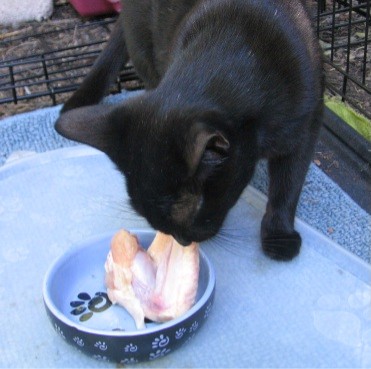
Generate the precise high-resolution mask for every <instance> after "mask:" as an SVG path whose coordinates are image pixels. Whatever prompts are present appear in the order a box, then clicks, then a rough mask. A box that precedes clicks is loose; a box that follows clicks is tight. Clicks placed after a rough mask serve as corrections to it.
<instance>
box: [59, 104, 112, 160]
mask: <svg viewBox="0 0 371 369" xmlns="http://www.w3.org/2000/svg"><path fill="white" fill-rule="evenodd" d="M116 111H117V106H110V105H103V104H100V105H93V106H86V107H81V108H77V109H73V110H69V111H67V112H65V113H63V114H62V115H61V116H60V117H59V118H58V120H57V122H56V124H55V129H56V131H57V132H58V133H59V134H60V135H62V136H64V137H66V138H68V139H70V140H73V141H78V142H81V143H84V144H87V145H90V146H93V147H95V148H97V149H98V150H101V151H104V152H106V153H109V150H110V147H112V144H113V142H114V140H116V139H117V137H118V136H119V135H118V125H117V124H116V123H117V122H116V119H115V117H116V115H117V114H116Z"/></svg>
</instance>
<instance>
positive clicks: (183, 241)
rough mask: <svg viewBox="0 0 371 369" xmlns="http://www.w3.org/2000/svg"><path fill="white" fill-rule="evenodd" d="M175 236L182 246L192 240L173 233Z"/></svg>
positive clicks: (187, 244)
mask: <svg viewBox="0 0 371 369" xmlns="http://www.w3.org/2000/svg"><path fill="white" fill-rule="evenodd" d="M173 237H174V238H175V239H176V241H177V242H178V243H180V244H181V245H182V246H189V245H190V244H191V243H192V241H189V240H186V239H185V238H183V237H180V236H179V235H173Z"/></svg>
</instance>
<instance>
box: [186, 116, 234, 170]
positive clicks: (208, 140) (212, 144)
mask: <svg viewBox="0 0 371 369" xmlns="http://www.w3.org/2000/svg"><path fill="white" fill-rule="evenodd" d="M191 132H192V134H191V142H189V144H188V149H187V151H186V160H187V163H188V167H189V174H190V175H194V174H195V173H196V171H197V170H198V169H199V171H201V172H200V173H199V175H201V176H202V177H207V176H208V175H209V174H210V173H211V172H212V171H214V170H215V168H216V167H217V166H219V165H220V164H222V163H223V162H224V160H225V159H226V158H227V157H228V154H229V150H230V143H229V140H228V139H227V138H226V136H225V134H224V133H223V132H221V131H220V130H218V129H214V128H212V127H210V126H208V125H206V124H204V123H199V122H198V123H196V124H195V125H194V126H193V127H192V130H191Z"/></svg>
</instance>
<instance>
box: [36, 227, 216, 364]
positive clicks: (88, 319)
mask: <svg viewBox="0 0 371 369" xmlns="http://www.w3.org/2000/svg"><path fill="white" fill-rule="evenodd" d="M131 232H132V233H135V234H136V235H137V236H138V238H139V241H140V243H141V245H142V246H143V247H144V248H147V247H149V245H150V244H151V242H152V240H153V238H154V236H155V232H154V231H151V230H131ZM112 236H113V234H110V235H106V236H102V237H100V238H97V239H95V240H92V241H89V242H86V243H84V244H82V245H79V246H76V247H72V248H71V249H70V250H69V251H68V252H67V253H66V254H64V255H63V256H62V257H61V258H59V259H58V260H57V261H56V262H54V263H53V265H52V266H51V267H50V268H49V270H48V272H47V274H46V276H45V279H44V285H43V297H44V303H45V307H46V311H47V313H48V316H49V318H50V321H51V323H52V325H53V327H54V329H55V331H56V332H57V333H58V334H59V335H60V337H61V339H63V340H65V341H66V342H68V343H69V344H70V345H72V346H74V347H76V348H78V349H79V350H81V351H82V352H84V353H86V354H87V355H90V356H91V357H94V358H96V359H99V360H108V361H112V362H117V363H122V364H125V363H137V362H142V361H147V360H154V359H156V358H158V357H162V356H164V355H167V354H169V353H171V352H172V351H174V350H176V349H177V348H179V347H180V346H182V344H183V343H185V342H186V341H188V340H189V339H191V338H192V337H193V336H194V335H195V334H196V333H197V332H198V331H199V329H200V328H201V326H202V325H203V324H204V322H205V320H206V319H207V317H208V316H209V313H210V310H211V307H212V304H213V300H214V292H215V273H214V269H213V267H212V265H211V263H210V261H209V260H208V258H207V257H206V255H205V253H204V252H203V251H202V250H200V276H199V285H198V291H197V296H196V302H195V304H194V305H193V307H192V308H191V309H190V310H189V311H188V312H187V313H185V314H184V315H183V316H181V317H179V318H177V319H174V320H171V321H169V322H166V323H153V322H149V323H147V325H146V329H144V330H137V329H136V327H135V324H134V320H133V319H132V318H131V316H130V315H129V314H128V313H127V312H126V310H125V309H124V308H123V307H121V306H118V305H112V304H111V302H110V301H109V299H108V296H107V294H106V287H105V284H104V276H105V271H104V263H105V260H106V258H107V254H108V251H109V247H110V242H111V238H112Z"/></svg>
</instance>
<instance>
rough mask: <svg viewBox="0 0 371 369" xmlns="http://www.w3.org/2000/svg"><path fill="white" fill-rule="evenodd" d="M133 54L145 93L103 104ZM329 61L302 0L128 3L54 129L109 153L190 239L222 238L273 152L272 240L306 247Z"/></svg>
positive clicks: (136, 189)
mask: <svg viewBox="0 0 371 369" xmlns="http://www.w3.org/2000/svg"><path fill="white" fill-rule="evenodd" d="M129 58H130V59H131V61H132V63H133V65H134V67H135V68H136V71H137V72H138V74H139V76H140V77H141V79H142V80H143V81H144V82H145V84H146V87H147V91H146V92H144V93H143V94H140V95H139V96H137V97H134V98H131V99H128V100H126V101H123V102H122V103H120V104H117V105H113V106H109V105H108V106H107V105H96V104H97V103H98V102H99V101H100V100H101V99H102V97H103V96H104V94H105V93H107V90H108V88H109V86H110V84H111V83H112V82H113V81H114V80H115V78H116V77H117V75H118V73H119V71H120V70H121V69H122V67H123V66H124V65H125V64H126V63H127V62H128V60H129ZM322 94H323V81H322V65H321V56H320V50H319V46H318V43H317V40H316V38H315V35H314V33H313V31H312V28H311V21H310V17H309V15H308V12H307V10H306V8H305V4H304V1H300V0H187V1H186V0H135V1H129V0H124V1H123V11H122V14H121V15H120V17H119V19H118V21H117V24H116V26H115V29H114V31H113V33H112V36H111V38H110V41H109V42H108V44H107V46H106V48H105V50H104V51H103V52H102V54H101V55H100V56H99V58H98V59H97V61H96V63H95V65H94V67H93V68H92V70H91V72H90V74H89V75H88V76H87V78H86V79H85V81H84V82H83V83H82V85H81V86H80V88H79V89H78V90H77V91H76V92H75V94H74V95H73V96H72V97H71V98H70V99H69V100H68V101H67V103H66V104H65V105H64V108H63V109H62V115H61V116H60V118H59V119H58V121H57V123H56V130H57V131H58V132H59V133H60V134H61V135H63V136H65V137H68V138H70V139H73V140H76V141H80V142H83V143H87V144H89V145H92V146H94V147H96V148H98V149H100V150H102V151H104V152H105V153H106V154H107V155H108V156H109V157H110V158H111V159H112V161H113V162H114V163H115V164H116V165H117V167H118V168H119V169H120V171H122V173H123V174H124V175H125V177H126V183H127V190H128V193H129V196H130V198H131V202H132V206H133V207H134V208H135V209H136V210H137V211H138V213H139V214H141V215H143V216H144V217H145V218H146V219H147V220H148V221H149V223H150V224H151V225H152V226H153V227H154V228H155V229H158V230H161V231H162V232H165V233H168V234H172V235H173V236H174V237H175V238H176V239H178V240H179V242H181V243H182V244H184V245H186V244H188V243H190V242H191V241H203V240H206V239H208V238H210V237H212V236H214V235H215V234H216V233H217V232H218V230H219V228H220V227H221V225H222V223H223V220H224V219H225V217H226V215H227V213H228V211H229V210H230V209H231V207H232V206H233V205H234V204H235V203H236V201H237V199H238V198H239V196H240V194H241V192H242V191H243V189H244V188H245V187H246V185H247V184H248V182H249V180H250V179H251V177H252V175H253V172H254V168H255V165H256V163H257V161H258V159H259V158H266V159H268V165H269V175H270V185H269V201H268V204H267V209H266V213H265V215H264V218H263V220H262V227H261V238H262V245H263V250H264V251H265V253H266V254H267V255H269V256H270V257H272V258H275V259H281V260H289V259H291V258H293V257H294V256H295V255H297V254H298V252H299V249H300V245H301V238H300V235H299V234H298V233H297V232H296V231H295V230H294V217H295V212H296V207H297V203H298V199H299V195H300V192H301V189H302V185H303V182H304V178H305V175H306V172H307V170H308V166H309V163H310V161H311V158H312V154H313V148H314V144H315V140H316V137H317V134H318V131H319V128H320V121H321V112H322Z"/></svg>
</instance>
